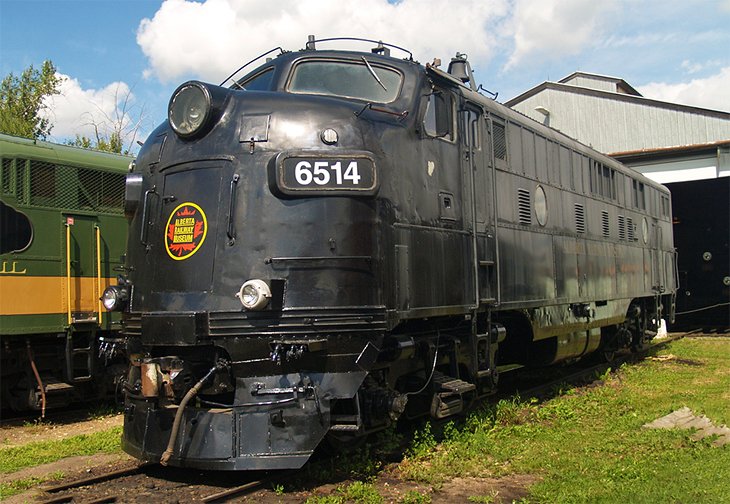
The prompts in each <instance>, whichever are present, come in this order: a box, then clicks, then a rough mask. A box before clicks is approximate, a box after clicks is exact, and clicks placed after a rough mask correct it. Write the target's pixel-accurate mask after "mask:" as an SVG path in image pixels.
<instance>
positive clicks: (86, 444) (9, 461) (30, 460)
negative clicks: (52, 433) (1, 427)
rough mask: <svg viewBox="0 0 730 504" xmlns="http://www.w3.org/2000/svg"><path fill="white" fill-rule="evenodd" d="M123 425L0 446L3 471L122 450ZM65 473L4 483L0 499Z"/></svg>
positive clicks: (0, 470)
mask: <svg viewBox="0 0 730 504" xmlns="http://www.w3.org/2000/svg"><path fill="white" fill-rule="evenodd" d="M121 436H122V428H121V427H114V428H112V429H109V430H106V431H100V432H95V433H93V434H82V435H79V436H73V437H69V438H65V439H60V440H56V441H39V442H35V443H28V444H25V445H23V446H14V447H8V448H0V474H8V473H13V472H15V471H19V470H21V469H24V468H26V467H33V466H37V465H41V464H48V463H50V462H55V461H57V460H61V459H63V458H66V457H73V456H78V455H95V454H97V453H119V452H121V451H122V448H121V445H120V442H119V441H120V439H121ZM62 477H63V473H60V472H57V473H51V474H48V475H46V476H45V477H44V478H37V477H31V478H20V479H17V480H13V481H10V482H7V483H0V501H2V500H3V499H5V498H7V497H10V496H11V495H15V494H18V493H20V492H24V491H25V490H28V489H29V488H32V487H34V486H36V485H38V484H40V483H43V482H46V481H52V480H58V479H61V478H62Z"/></svg>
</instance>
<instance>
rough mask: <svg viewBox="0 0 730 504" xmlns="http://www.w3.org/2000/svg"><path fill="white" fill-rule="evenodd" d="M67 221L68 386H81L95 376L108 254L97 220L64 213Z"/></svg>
mask: <svg viewBox="0 0 730 504" xmlns="http://www.w3.org/2000/svg"><path fill="white" fill-rule="evenodd" d="M63 219H64V222H63V229H64V234H65V237H64V240H63V241H62V243H64V245H65V248H64V250H63V253H62V257H63V258H64V265H63V268H64V276H65V282H64V283H65V288H64V289H63V292H64V293H65V296H64V297H65V299H64V302H65V305H66V324H67V327H68V329H67V331H66V358H65V367H64V379H65V381H66V382H67V383H79V382H85V381H89V380H91V377H92V376H93V375H94V369H93V367H94V362H95V359H94V354H95V352H96V336H97V330H98V328H99V325H100V324H101V323H102V317H103V316H104V315H102V309H101V301H100V300H99V298H100V297H101V293H102V292H103V289H104V288H105V287H106V285H107V283H108V282H107V279H105V278H103V268H102V266H101V259H102V257H104V256H106V254H104V253H103V252H104V251H103V243H102V241H101V229H100V226H99V221H98V219H97V218H96V217H91V216H86V215H74V214H63ZM49 386H52V387H53V386H55V387H58V386H60V385H54V384H50V385H49Z"/></svg>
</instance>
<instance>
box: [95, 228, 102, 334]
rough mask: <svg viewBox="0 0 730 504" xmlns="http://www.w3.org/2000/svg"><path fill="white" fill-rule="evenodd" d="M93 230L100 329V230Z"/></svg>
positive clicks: (97, 309)
mask: <svg viewBox="0 0 730 504" xmlns="http://www.w3.org/2000/svg"><path fill="white" fill-rule="evenodd" d="M94 229H95V230H96V299H97V301H96V311H97V312H98V313H99V318H98V320H97V322H96V323H97V324H98V325H99V327H101V314H102V310H101V229H100V228H99V225H98V224H96V225H95V226H94Z"/></svg>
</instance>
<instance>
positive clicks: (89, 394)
mask: <svg viewBox="0 0 730 504" xmlns="http://www.w3.org/2000/svg"><path fill="white" fill-rule="evenodd" d="M0 159H1V161H2V168H1V169H0V262H1V264H0V353H1V354H0V355H1V362H0V369H1V372H2V407H3V409H5V408H11V409H13V410H26V409H38V410H43V411H44V412H45V409H46V408H50V407H55V406H60V405H66V404H68V403H70V402H72V401H75V400H80V399H81V400H85V399H90V398H96V397H99V396H101V395H104V394H106V393H107V392H108V390H109V389H110V387H112V386H113V384H114V377H115V376H117V375H120V374H122V373H124V370H125V368H126V358H125V355H124V353H125V349H124V345H123V340H122V339H121V338H120V337H119V333H118V331H117V329H118V318H117V317H116V316H112V315H111V314H110V313H108V312H106V310H104V309H103V306H102V304H101V301H100V297H101V295H102V293H103V292H104V289H105V288H106V287H107V286H108V285H109V284H111V283H115V277H116V276H117V274H118V273H119V270H120V268H121V267H122V264H123V254H124V251H125V247H126V236H127V221H126V219H125V217H124V183H125V174H126V172H127V169H128V166H129V164H130V162H131V161H132V158H130V157H127V156H121V155H115V154H108V153H103V152H97V151H91V150H86V149H79V148H76V147H70V146H65V145H59V144H54V143H50V142H44V141H39V140H36V141H34V140H28V139H24V138H17V137H13V136H8V135H0Z"/></svg>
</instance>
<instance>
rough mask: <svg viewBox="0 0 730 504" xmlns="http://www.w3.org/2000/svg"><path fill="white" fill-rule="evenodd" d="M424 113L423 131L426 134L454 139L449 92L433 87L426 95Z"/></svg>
mask: <svg viewBox="0 0 730 504" xmlns="http://www.w3.org/2000/svg"><path fill="white" fill-rule="evenodd" d="M427 100H428V102H427V103H426V113H425V114H424V117H423V127H424V131H425V132H426V134H427V135H428V136H432V137H436V138H444V139H446V140H453V139H454V100H453V98H452V97H451V95H450V94H449V93H447V92H446V91H444V90H442V89H438V88H434V90H433V93H431V94H429V95H428V96H427Z"/></svg>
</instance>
